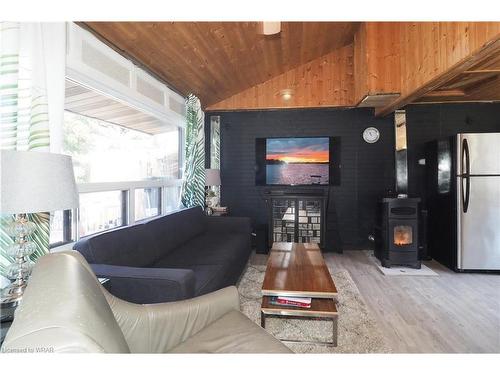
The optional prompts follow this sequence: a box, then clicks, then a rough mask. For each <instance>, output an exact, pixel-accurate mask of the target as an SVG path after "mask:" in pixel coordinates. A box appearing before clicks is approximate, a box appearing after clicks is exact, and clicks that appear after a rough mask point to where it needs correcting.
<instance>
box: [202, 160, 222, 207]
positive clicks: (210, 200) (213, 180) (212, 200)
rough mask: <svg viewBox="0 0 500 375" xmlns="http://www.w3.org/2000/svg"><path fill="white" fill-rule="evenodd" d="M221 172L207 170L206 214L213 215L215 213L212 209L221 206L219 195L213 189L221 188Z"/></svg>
mask: <svg viewBox="0 0 500 375" xmlns="http://www.w3.org/2000/svg"><path fill="white" fill-rule="evenodd" d="M220 184H221V181H220V170H218V169H205V186H207V187H208V189H207V198H206V204H207V209H206V213H207V214H208V215H211V214H212V213H213V210H212V207H216V206H217V205H218V204H219V197H217V193H216V192H215V191H214V190H212V189H211V187H212V186H220Z"/></svg>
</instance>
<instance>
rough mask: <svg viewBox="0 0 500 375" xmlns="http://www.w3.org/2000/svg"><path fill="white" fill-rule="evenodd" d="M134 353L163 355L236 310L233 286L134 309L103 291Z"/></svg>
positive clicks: (237, 308) (127, 303) (236, 292)
mask: <svg viewBox="0 0 500 375" xmlns="http://www.w3.org/2000/svg"><path fill="white" fill-rule="evenodd" d="M104 293H105V296H106V299H107V300H108V303H109V305H110V306H111V309H112V310H113V314H114V315H115V318H116V320H117V321H118V325H119V326H120V328H121V330H122V331H123V334H124V336H125V340H126V341H127V344H128V346H129V348H130V350H131V351H132V352H133V353H166V352H168V351H169V350H171V349H172V348H174V347H175V346H177V345H179V344H180V343H181V342H183V341H185V340H187V339H188V338H189V337H191V336H192V335H194V334H196V333H197V332H199V331H200V330H202V329H203V328H205V327H206V326H208V325H210V324H211V323H213V322H214V321H216V320H217V319H219V318H221V317H222V316H223V315H225V314H227V313H228V312H230V311H231V310H233V309H234V310H239V295H238V291H237V289H236V288H235V287H234V286H230V287H227V288H224V289H221V290H218V291H216V292H213V293H209V294H205V295H203V296H200V297H196V298H192V299H189V300H185V301H177V302H166V303H157V304H152V305H137V304H133V303H129V302H126V301H123V300H120V299H118V298H116V297H114V296H113V295H111V294H110V293H107V292H106V291H104Z"/></svg>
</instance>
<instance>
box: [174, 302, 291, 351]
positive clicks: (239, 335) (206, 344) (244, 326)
mask: <svg viewBox="0 0 500 375" xmlns="http://www.w3.org/2000/svg"><path fill="white" fill-rule="evenodd" d="M172 353H292V351H291V350H290V349H288V348H287V347H286V346H284V345H283V344H282V343H281V342H280V341H279V340H277V339H275V338H274V337H273V336H271V335H270V334H269V333H267V332H266V331H265V330H264V329H263V328H261V327H259V326H258V325H257V324H255V323H254V322H252V321H251V320H250V319H248V318H247V317H246V316H245V315H243V314H242V313H241V312H239V311H236V310H233V311H231V312H229V313H227V314H225V315H223V316H222V317H221V318H220V319H218V320H216V321H215V322H214V323H212V324H211V325H209V326H208V327H206V328H205V329H203V330H201V331H200V332H198V333H197V334H195V335H193V336H191V337H190V338H189V339H187V340H186V341H184V342H183V343H181V344H180V345H178V346H177V347H175V348H174V349H173V350H172Z"/></svg>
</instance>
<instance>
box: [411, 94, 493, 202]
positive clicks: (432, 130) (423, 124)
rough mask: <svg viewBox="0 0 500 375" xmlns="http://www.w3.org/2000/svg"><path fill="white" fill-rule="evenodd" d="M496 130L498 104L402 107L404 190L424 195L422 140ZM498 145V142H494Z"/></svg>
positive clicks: (416, 194) (423, 142) (423, 147)
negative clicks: (405, 146)
mask: <svg viewBox="0 0 500 375" xmlns="http://www.w3.org/2000/svg"><path fill="white" fill-rule="evenodd" d="M466 132H469V133H472V132H477V133H483V132H500V103H469V104H440V105H436V104H428V105H427V104H426V105H410V106H407V107H406V135H407V139H408V192H409V194H410V196H420V197H423V196H424V194H425V191H424V187H425V166H422V165H419V164H418V160H419V159H422V158H424V157H425V143H426V142H428V141H432V140H435V139H439V138H444V137H449V136H452V135H455V134H457V133H466ZM498 146H499V147H500V145H498Z"/></svg>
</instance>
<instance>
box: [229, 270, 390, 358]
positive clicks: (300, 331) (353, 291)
mask: <svg viewBox="0 0 500 375" xmlns="http://www.w3.org/2000/svg"><path fill="white" fill-rule="evenodd" d="M265 269H266V267H265V266H252V265H249V266H248V267H247V270H246V271H245V273H244V275H243V276H242V278H241V280H240V282H239V284H238V291H239V293H240V301H241V311H242V312H243V313H244V314H245V315H246V316H248V317H249V318H250V319H251V320H253V321H254V322H255V323H257V324H259V325H260V304H261V298H262V295H261V287H262V282H263V281H264V272H265ZM330 273H331V274H332V278H333V280H334V282H335V285H336V286H337V290H338V291H339V297H338V303H337V309H338V311H339V321H338V346H337V347H331V346H326V345H320V344H306V343H289V342H285V345H287V346H288V347H289V348H290V349H291V350H293V351H294V352H295V353H390V352H391V350H390V348H389V347H387V345H386V344H385V342H384V339H383V337H382V334H381V332H380V330H379V328H378V326H377V322H376V321H375V320H374V318H372V317H371V316H370V313H369V311H368V308H367V306H366V305H365V303H364V301H363V298H362V297H361V294H360V293H359V290H358V288H357V287H356V284H355V283H354V281H353V280H352V279H351V276H350V274H349V272H347V271H346V270H340V271H336V272H332V271H331V270H330ZM266 330H267V331H268V332H269V333H271V334H272V335H274V336H275V337H277V338H280V339H293V340H307V341H331V340H332V331H333V322H332V321H331V320H309V319H308V320H304V319H294V318H286V319H284V318H277V317H272V316H268V317H267V318H266Z"/></svg>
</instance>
